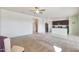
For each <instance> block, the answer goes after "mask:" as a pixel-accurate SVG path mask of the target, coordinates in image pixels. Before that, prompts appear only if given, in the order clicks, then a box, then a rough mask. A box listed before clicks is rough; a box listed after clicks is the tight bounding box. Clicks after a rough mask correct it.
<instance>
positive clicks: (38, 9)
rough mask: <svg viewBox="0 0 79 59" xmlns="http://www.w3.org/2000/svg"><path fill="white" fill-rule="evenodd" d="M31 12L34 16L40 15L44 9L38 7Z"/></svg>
mask: <svg viewBox="0 0 79 59" xmlns="http://www.w3.org/2000/svg"><path fill="white" fill-rule="evenodd" d="M31 11H33V12H34V13H36V14H42V13H43V12H44V11H45V9H41V8H39V7H34V8H33V9H32V10H31Z"/></svg>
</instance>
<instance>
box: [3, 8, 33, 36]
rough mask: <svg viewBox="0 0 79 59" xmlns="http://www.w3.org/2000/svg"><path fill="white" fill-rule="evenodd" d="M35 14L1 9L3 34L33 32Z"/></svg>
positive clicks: (14, 34)
mask: <svg viewBox="0 0 79 59" xmlns="http://www.w3.org/2000/svg"><path fill="white" fill-rule="evenodd" d="M32 21H33V16H29V15H24V14H21V13H17V12H13V11H9V10H3V9H2V10H1V35H4V36H8V37H15V36H21V35H27V34H32V31H33V27H32V26H33V25H32V24H33V23H32Z"/></svg>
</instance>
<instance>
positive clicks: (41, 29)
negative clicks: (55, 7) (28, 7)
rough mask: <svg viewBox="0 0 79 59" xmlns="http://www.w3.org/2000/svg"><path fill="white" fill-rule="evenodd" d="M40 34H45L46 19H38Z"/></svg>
mask: <svg viewBox="0 0 79 59" xmlns="http://www.w3.org/2000/svg"><path fill="white" fill-rule="evenodd" d="M38 32H39V33H45V23H44V19H42V18H39V19H38Z"/></svg>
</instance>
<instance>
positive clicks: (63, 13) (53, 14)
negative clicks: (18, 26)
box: [3, 7, 79, 19]
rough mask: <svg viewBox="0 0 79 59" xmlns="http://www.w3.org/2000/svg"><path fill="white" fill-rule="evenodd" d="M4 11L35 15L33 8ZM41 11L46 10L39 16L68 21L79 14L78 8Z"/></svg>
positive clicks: (54, 8) (47, 8) (55, 8)
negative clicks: (70, 17) (67, 19)
mask: <svg viewBox="0 0 79 59" xmlns="http://www.w3.org/2000/svg"><path fill="white" fill-rule="evenodd" d="M3 9H8V10H11V11H15V12H20V13H24V14H28V15H34V13H33V12H32V11H31V10H32V9H33V7H4V8H3ZM40 9H46V11H45V12H43V14H40V15H39V16H41V17H46V18H50V19H66V18H68V17H69V16H72V15H76V14H78V13H79V8H77V7H40Z"/></svg>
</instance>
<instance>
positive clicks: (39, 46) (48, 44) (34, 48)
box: [11, 34, 79, 52]
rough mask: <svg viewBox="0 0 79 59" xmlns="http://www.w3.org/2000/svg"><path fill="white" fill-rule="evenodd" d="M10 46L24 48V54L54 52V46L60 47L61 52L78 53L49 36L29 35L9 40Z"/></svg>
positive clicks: (71, 47)
mask: <svg viewBox="0 0 79 59" xmlns="http://www.w3.org/2000/svg"><path fill="white" fill-rule="evenodd" d="M11 45H12V46H13V45H18V46H22V47H24V49H25V50H24V51H25V52H54V51H55V50H54V47H53V46H54V45H55V46H58V47H61V48H62V49H63V50H62V52H78V51H79V50H78V49H75V48H73V46H72V45H69V44H68V43H66V42H64V41H63V40H61V39H60V38H58V40H57V38H56V37H53V36H52V35H50V34H31V35H25V36H20V37H15V38H11Z"/></svg>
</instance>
